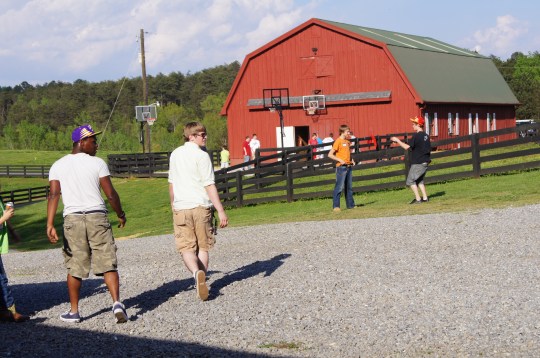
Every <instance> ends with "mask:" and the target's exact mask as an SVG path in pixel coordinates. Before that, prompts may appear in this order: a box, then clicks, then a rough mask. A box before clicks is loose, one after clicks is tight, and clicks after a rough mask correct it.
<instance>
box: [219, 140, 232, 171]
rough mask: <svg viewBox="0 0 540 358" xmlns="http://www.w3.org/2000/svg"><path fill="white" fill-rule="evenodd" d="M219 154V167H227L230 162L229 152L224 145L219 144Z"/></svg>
mask: <svg viewBox="0 0 540 358" xmlns="http://www.w3.org/2000/svg"><path fill="white" fill-rule="evenodd" d="M219 155H220V159H221V169H224V168H228V167H229V164H230V162H231V153H229V150H228V149H227V146H226V145H222V146H221V152H220V153H219Z"/></svg>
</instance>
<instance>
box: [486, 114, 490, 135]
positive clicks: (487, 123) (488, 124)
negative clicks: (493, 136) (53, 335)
mask: <svg viewBox="0 0 540 358" xmlns="http://www.w3.org/2000/svg"><path fill="white" fill-rule="evenodd" d="M490 130H491V118H489V113H488V114H487V122H486V131H490Z"/></svg>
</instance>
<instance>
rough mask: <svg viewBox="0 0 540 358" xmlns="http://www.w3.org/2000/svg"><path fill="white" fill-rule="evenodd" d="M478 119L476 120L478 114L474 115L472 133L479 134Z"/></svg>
mask: <svg viewBox="0 0 540 358" xmlns="http://www.w3.org/2000/svg"><path fill="white" fill-rule="evenodd" d="M479 121H480V120H479V118H478V113H476V118H475V120H474V129H473V132H474V133H479V132H480V123H479Z"/></svg>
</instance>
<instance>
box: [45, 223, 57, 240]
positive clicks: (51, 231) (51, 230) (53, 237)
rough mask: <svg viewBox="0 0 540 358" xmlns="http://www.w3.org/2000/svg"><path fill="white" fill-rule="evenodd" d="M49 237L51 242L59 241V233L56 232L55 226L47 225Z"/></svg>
mask: <svg viewBox="0 0 540 358" xmlns="http://www.w3.org/2000/svg"><path fill="white" fill-rule="evenodd" d="M47 237H48V238H49V242H50V243H51V244H56V243H57V242H58V235H57V234H56V229H55V228H54V226H47Z"/></svg>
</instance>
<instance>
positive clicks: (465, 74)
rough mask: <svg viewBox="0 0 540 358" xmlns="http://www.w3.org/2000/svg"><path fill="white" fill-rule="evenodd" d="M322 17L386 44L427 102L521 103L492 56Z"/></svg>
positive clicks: (340, 26)
mask: <svg viewBox="0 0 540 358" xmlns="http://www.w3.org/2000/svg"><path fill="white" fill-rule="evenodd" d="M319 20H320V21H322V22H325V23H328V24H329V25H333V26H336V27H339V28H342V29H344V30H347V31H350V32H353V33H356V34H358V35H360V36H362V37H366V38H369V39H372V40H375V41H378V42H381V43H384V44H386V45H387V48H388V50H389V51H390V53H391V54H392V55H393V56H394V58H395V60H396V62H397V63H398V64H399V66H400V67H401V69H402V70H403V72H404V73H405V76H407V78H408V80H409V82H410V83H411V85H412V86H413V87H414V89H415V90H416V91H417V92H418V94H419V95H420V97H421V98H422V100H423V101H424V102H457V103H460V102H461V103H486V104H487V103H496V104H518V103H519V101H518V100H517V98H516V97H515V96H514V94H513V93H512V91H511V90H510V87H509V86H508V84H507V83H506V82H505V80H504V78H503V77H502V75H501V74H500V72H499V70H498V69H497V67H496V66H495V64H494V63H493V61H492V60H491V59H490V58H489V57H485V56H482V55H480V54H478V53H476V52H473V51H469V50H466V49H462V48H459V47H457V46H453V45H450V44H447V43H444V42H442V41H438V40H435V39H432V38H429V37H425V36H416V35H408V34H403V33H399V32H394V31H387V30H378V29H372V28H368V27H363V26H355V25H348V24H343V23H339V22H333V21H327V20H321V19H319Z"/></svg>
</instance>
